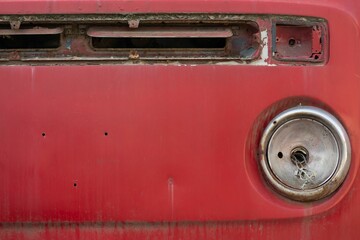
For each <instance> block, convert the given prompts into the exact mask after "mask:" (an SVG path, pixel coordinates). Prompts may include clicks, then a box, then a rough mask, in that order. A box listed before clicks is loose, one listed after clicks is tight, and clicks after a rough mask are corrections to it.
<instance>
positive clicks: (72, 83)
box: [0, 0, 360, 239]
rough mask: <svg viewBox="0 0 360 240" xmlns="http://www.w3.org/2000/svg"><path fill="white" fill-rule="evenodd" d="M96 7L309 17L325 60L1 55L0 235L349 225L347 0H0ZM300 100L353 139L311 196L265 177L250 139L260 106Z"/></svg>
mask: <svg viewBox="0 0 360 240" xmlns="http://www.w3.org/2000/svg"><path fill="white" fill-rule="evenodd" d="M20 6H21V7H20ZM99 12H101V13H110V12H119V13H125V12H126V13H131V12H151V13H157V12H224V13H229V12H233V13H241V14H244V13H269V14H287V15H307V16H316V17H321V18H324V19H327V21H328V24H329V31H330V42H329V43H330V46H329V47H330V49H329V50H330V54H329V61H328V63H327V64H325V65H323V66H312V65H308V66H293V65H282V66H254V65H245V64H244V65H211V64H205V65H180V66H176V65H164V64H162V65H149V64H148V65H116V64H108V65H93V66H1V67H0V76H1V78H0V86H1V87H0V132H1V135H0V136H1V137H0V146H1V148H0V157H1V158H0V222H2V224H1V231H0V238H2V239H96V238H106V239H118V238H120V239H146V238H148V239H205V238H207V239H239V238H247V239H252V238H253V239H287V238H290V237H291V238H295V239H338V238H341V239H356V237H357V235H358V234H357V233H358V230H357V226H358V224H359V221H358V219H359V217H360V205H359V204H358V203H359V201H360V192H359V186H360V178H359V177H358V176H357V170H358V166H359V157H358V156H359V154H358V153H357V145H358V144H359V133H360V132H359V130H360V128H359V118H360V114H359V113H360V112H359V109H360V108H359V103H360V95H359V90H360V86H359V80H360V67H359V60H358V59H359V57H360V56H359V55H360V47H359V46H360V44H359V42H360V41H359V32H360V31H359V19H360V17H359V16H360V3H359V2H357V1H350V0H349V1H343V2H341V3H339V2H338V1H335V0H332V1H310V0H309V1H303V2H301V3H294V2H293V1H258V2H252V1H174V2H173V3H172V4H169V3H168V2H166V1H152V2H148V1H126V2H122V1H51V2H50V1H25V0H23V1H11V2H5V3H1V8H0V13H1V14H25V13H45V14H49V13H99ZM294 97H296V99H295V100H293V99H294ZM300 102H301V103H303V102H308V103H309V102H311V103H314V104H315V105H321V106H326V108H327V109H330V110H331V112H333V113H334V114H336V115H337V116H338V117H339V119H340V120H341V121H342V123H343V124H344V126H345V127H346V129H347V131H348V133H349V135H350V140H351V144H352V149H353V152H352V156H353V157H352V165H351V167H350V173H349V176H348V178H347V179H346V181H345V183H344V184H343V186H342V187H341V189H340V190H339V191H338V192H337V193H335V194H334V195H333V196H332V197H330V198H328V199H324V200H322V201H320V202H316V203H313V204H302V203H294V202H290V201H287V200H285V199H283V198H281V197H279V196H278V195H277V194H275V193H274V192H272V191H271V190H270V189H268V187H267V185H266V184H265V183H264V181H263V180H262V178H261V176H260V171H259V170H258V166H257V162H256V152H254V151H253V150H254V148H256V137H257V136H258V134H259V132H261V129H262V127H263V126H264V125H266V121H267V119H270V118H271V116H273V115H274V114H276V113H278V112H279V111H281V110H282V109H283V108H286V107H289V106H292V105H293V104H298V103H300ZM105 132H106V133H107V134H105ZM134 221H135V222H138V223H129V222H134ZM205 221H207V222H205ZM25 222H26V223H25ZM139 222H142V223H139ZM167 222H169V223H167Z"/></svg>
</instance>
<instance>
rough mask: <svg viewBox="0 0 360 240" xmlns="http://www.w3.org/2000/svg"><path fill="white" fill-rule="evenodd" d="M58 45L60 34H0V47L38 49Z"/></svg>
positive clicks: (56, 46)
mask: <svg viewBox="0 0 360 240" xmlns="http://www.w3.org/2000/svg"><path fill="white" fill-rule="evenodd" d="M58 47H60V34H49V35H0V49H39V48H58Z"/></svg>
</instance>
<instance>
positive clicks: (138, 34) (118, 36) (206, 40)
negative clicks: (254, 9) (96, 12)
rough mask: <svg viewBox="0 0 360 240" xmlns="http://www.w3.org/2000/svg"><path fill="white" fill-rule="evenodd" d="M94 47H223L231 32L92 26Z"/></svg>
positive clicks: (218, 29) (200, 29)
mask: <svg viewBox="0 0 360 240" xmlns="http://www.w3.org/2000/svg"><path fill="white" fill-rule="evenodd" d="M87 34H88V35H89V36H91V37H92V46H93V47H94V48H139V49H143V48H149V49H156V48H159V49H166V48H176V49H184V48H200V49H203V48H224V47H225V45H226V38H228V37H231V36H232V35H233V33H232V30H231V29H229V28H190V27H176V28H167V27H163V28H160V27H157V28H156V27H143V28H139V29H129V28H121V27H105V28H100V27H93V28H90V29H89V30H88V32H87Z"/></svg>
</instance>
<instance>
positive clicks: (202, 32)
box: [87, 27, 233, 38]
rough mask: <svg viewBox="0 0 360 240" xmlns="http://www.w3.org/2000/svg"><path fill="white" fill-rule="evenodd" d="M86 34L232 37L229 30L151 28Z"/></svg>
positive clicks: (94, 30)
mask: <svg viewBox="0 0 360 240" xmlns="http://www.w3.org/2000/svg"><path fill="white" fill-rule="evenodd" d="M87 34H88V35H89V36H90V37H98V38H228V37H231V36H232V35H233V33H232V31H231V29H229V28H190V27H177V28H168V27H163V28H160V27H158V28H153V27H143V28H138V29H129V28H121V27H105V28H101V27H92V28H90V29H89V30H88V32H87Z"/></svg>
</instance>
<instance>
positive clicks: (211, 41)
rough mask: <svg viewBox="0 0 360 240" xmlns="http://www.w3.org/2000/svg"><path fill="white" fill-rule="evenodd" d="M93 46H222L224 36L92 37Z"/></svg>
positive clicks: (223, 44) (223, 45) (224, 39)
mask: <svg viewBox="0 0 360 240" xmlns="http://www.w3.org/2000/svg"><path fill="white" fill-rule="evenodd" d="M92 45H93V47H94V48H179V49H181V48H224V47H225V45H226V38H99V37H93V38H92Z"/></svg>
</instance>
